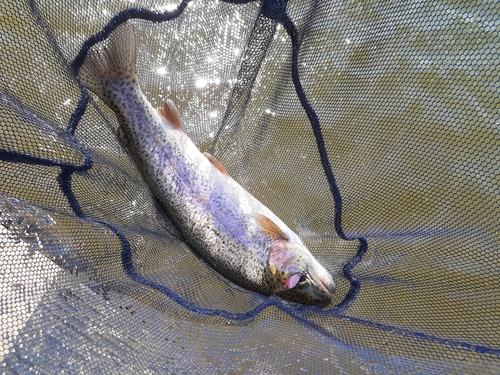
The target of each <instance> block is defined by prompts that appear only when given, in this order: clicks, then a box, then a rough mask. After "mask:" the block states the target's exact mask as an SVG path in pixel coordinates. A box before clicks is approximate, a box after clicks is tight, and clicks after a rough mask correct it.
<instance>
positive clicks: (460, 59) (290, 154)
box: [0, 0, 500, 374]
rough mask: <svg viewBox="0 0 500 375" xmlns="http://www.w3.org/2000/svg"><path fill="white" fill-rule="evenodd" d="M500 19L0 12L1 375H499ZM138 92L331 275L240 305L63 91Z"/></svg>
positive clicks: (72, 8)
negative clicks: (121, 81)
mask: <svg viewBox="0 0 500 375" xmlns="http://www.w3.org/2000/svg"><path fill="white" fill-rule="evenodd" d="M499 10H500V5H499V3H498V1H497V0H491V1H408V2H402V1H382V2H380V1H354V0H352V1H351V0H349V1H324V0H322V1H320V0H318V1H302V0H289V1H288V2H287V1H286V0H282V1H280V0H265V1H249V0H246V1H245V0H239V1H237V0H233V1H218V0H204V1H201V0H193V1H191V2H188V1H183V2H180V3H179V2H178V1H175V2H174V1H171V0H168V1H147V0H144V1H142V0H141V1H134V0H130V1H125V0H118V1H117V0H113V1H107V0H99V1H80V0H76V1H71V2H70V1H64V2H62V1H59V0H48V1H38V0H37V1H35V0H33V1H12V0H7V1H3V2H2V3H1V4H0V248H1V251H0V293H1V306H0V317H1V321H2V337H1V341H0V353H1V356H2V362H1V367H0V368H1V372H2V373H7V374H11V373H34V374H37V373H38V374H51V373H72V374H75V373H88V374H111V373H113V374H124V373H127V374H137V373H145V374H153V373H203V374H205V373H228V374H230V373H232V374H245V373H248V374H249V373H263V374H268V373H273V374H282V373H286V374H292V373H297V374H302V373H316V374H329V373H339V374H340V373H341V374H391V373H400V374H451V373H453V374H498V373H500V254H499V242H500V231H499V215H500V204H499V202H500V199H499V196H500V191H499V161H500V155H499V152H500V151H499V150H500V134H499V129H500V98H499V92H500V80H499V66H500V57H499V51H500V37H499V35H500V33H499V29H500V16H499V14H500V12H499ZM127 20H130V21H129V22H131V23H132V24H133V25H134V28H135V34H136V42H137V64H138V75H139V79H140V81H141V86H142V88H143V91H144V93H145V95H146V96H147V97H148V99H149V100H150V101H151V103H152V104H153V105H154V106H156V107H160V106H161V104H162V102H163V101H164V100H165V99H167V98H170V99H172V101H173V102H174V103H175V104H176V105H177V107H178V108H179V112H180V117H181V122H182V124H183V128H184V131H185V132H186V133H187V134H188V135H189V137H190V138H191V139H192V140H193V142H195V144H196V145H197V146H198V147H199V149H200V150H201V151H207V152H210V153H211V154H213V155H214V156H215V157H217V159H219V160H220V161H221V163H222V164H223V165H224V166H225V167H226V169H227V171H228V173H229V174H230V175H231V176H232V177H233V178H234V179H235V180H236V181H238V182H239V183H240V184H241V185H242V186H244V187H245V188H246V189H247V190H248V191H249V192H250V193H252V194H253V195H254V196H255V197H257V198H258V199H259V200H260V201H261V202H263V203H264V204H265V205H267V206H268V207H269V208H270V209H271V210H273V212H275V213H276V214H277V216H278V217H280V218H281V219H282V220H283V221H284V222H285V223H286V224H287V225H288V226H290V228H292V229H293V230H294V231H295V232H297V233H298V234H299V235H300V237H301V238H302V239H303V241H304V243H305V244H306V245H307V246H308V248H309V249H310V250H311V252H312V253H313V254H314V256H315V257H316V258H317V259H318V260H319V261H320V263H322V264H323V265H324V266H325V267H326V268H327V269H328V271H329V272H330V273H331V274H332V275H333V277H334V280H335V283H336V284H337V292H336V293H335V295H334V297H333V300H332V302H331V303H330V305H329V306H327V307H325V308H318V307H315V306H301V305H296V304H292V303H288V302H286V301H284V300H282V299H279V298H278V297H274V296H273V297H265V296H262V295H260V294H258V293H254V292H251V291H247V290H245V289H242V288H240V287H238V286H235V285H234V284H232V283H231V282H230V281H228V280H226V279H225V278H223V277H222V276H220V275H219V274H218V273H217V272H215V271H214V270H212V269H211V268H210V267H209V266H208V265H207V264H206V263H205V262H204V261H203V260H201V259H200V258H199V257H198V256H196V255H195V254H194V253H193V252H192V250H191V249H190V248H189V247H188V246H187V245H186V244H184V243H183V242H182V241H181V240H179V239H178V237H177V236H176V232H175V229H173V228H172V227H171V224H170V223H169V221H168V220H167V219H166V217H165V215H164V214H163V213H162V211H161V210H160V209H159V208H158V205H157V203H155V201H154V199H153V197H152V194H151V192H150V189H149V187H148V186H147V184H146V183H145V182H144V180H143V179H142V177H141V174H140V173H139V171H138V169H137V167H136V164H135V163H134V160H133V159H132V157H131V156H130V154H129V152H128V151H127V149H126V148H125V147H124V146H123V144H122V143H121V141H120V138H119V137H118V135H117V127H118V122H117V120H116V117H115V116H114V114H113V113H112V112H111V110H110V109H109V108H108V107H107V106H106V105H105V104H104V103H103V102H102V101H100V100H99V99H97V97H96V96H94V94H91V93H90V92H89V91H87V90H86V88H85V86H84V85H83V84H82V83H81V82H80V81H79V80H78V79H77V78H76V77H77V76H76V75H75V73H74V72H75V71H76V70H77V69H78V68H79V67H80V66H81V64H82V63H83V61H84V59H85V56H86V54H87V51H88V50H89V48H90V47H91V46H93V45H95V44H98V43H100V42H102V41H103V40H105V39H106V38H107V36H109V34H110V33H111V32H112V31H113V30H114V29H115V28H116V27H117V26H118V25H120V24H122V23H123V22H125V21H127Z"/></svg>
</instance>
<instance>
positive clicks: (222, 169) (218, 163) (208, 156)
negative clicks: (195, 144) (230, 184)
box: [203, 152, 229, 176]
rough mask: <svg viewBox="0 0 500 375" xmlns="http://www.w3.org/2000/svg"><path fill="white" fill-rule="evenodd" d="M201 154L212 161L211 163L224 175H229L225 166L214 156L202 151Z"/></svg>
mask: <svg viewBox="0 0 500 375" xmlns="http://www.w3.org/2000/svg"><path fill="white" fill-rule="evenodd" d="M203 155H205V157H206V158H207V159H208V161H210V163H212V165H213V166H214V167H215V168H217V169H218V170H219V171H220V172H221V173H222V174H225V175H226V176H229V173H227V171H226V168H224V166H223V165H222V163H221V162H220V161H218V160H217V159H216V158H215V157H213V156H212V155H210V154H209V153H208V152H204V153H203Z"/></svg>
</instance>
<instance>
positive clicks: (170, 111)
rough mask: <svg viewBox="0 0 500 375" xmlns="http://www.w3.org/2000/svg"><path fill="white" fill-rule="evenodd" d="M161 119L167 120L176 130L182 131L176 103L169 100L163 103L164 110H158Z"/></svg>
mask: <svg viewBox="0 0 500 375" xmlns="http://www.w3.org/2000/svg"><path fill="white" fill-rule="evenodd" d="M158 113H159V115H160V116H161V117H163V118H164V119H165V121H167V122H168V123H169V124H170V125H171V126H172V127H173V128H174V129H177V130H182V125H181V119H180V117H179V111H178V110H177V107H176V106H175V104H174V102H173V101H172V100H170V99H167V100H166V101H165V103H163V108H162V109H159V110H158Z"/></svg>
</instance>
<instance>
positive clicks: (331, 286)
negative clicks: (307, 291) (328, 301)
mask: <svg viewBox="0 0 500 375" xmlns="http://www.w3.org/2000/svg"><path fill="white" fill-rule="evenodd" d="M328 276H330V275H328ZM319 281H320V283H321V285H322V286H323V287H324V288H325V289H326V290H327V291H328V294H330V297H331V295H332V294H333V293H335V291H336V290H337V286H336V285H335V283H334V282H333V280H332V278H331V277H321V276H320V277H319Z"/></svg>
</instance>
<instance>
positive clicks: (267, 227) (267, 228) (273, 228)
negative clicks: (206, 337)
mask: <svg viewBox="0 0 500 375" xmlns="http://www.w3.org/2000/svg"><path fill="white" fill-rule="evenodd" d="M255 218H256V219H257V222H258V223H259V225H260V226H261V228H262V230H263V231H264V233H265V234H266V235H267V236H269V237H271V238H274V239H278V240H286V241H288V239H289V238H288V236H287V235H286V234H285V233H283V231H282V230H281V229H280V228H279V227H278V225H276V223H275V222H274V221H272V220H271V219H269V218H268V217H267V216H266V215H263V214H255Z"/></svg>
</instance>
